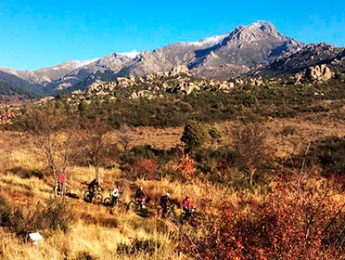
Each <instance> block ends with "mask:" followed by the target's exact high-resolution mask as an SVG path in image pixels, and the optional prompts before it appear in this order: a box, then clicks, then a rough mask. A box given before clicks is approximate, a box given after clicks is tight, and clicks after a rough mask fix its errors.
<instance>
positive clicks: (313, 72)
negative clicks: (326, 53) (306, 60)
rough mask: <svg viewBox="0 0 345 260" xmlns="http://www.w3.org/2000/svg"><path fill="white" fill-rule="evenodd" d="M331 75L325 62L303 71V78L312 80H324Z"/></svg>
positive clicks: (328, 78)
mask: <svg viewBox="0 0 345 260" xmlns="http://www.w3.org/2000/svg"><path fill="white" fill-rule="evenodd" d="M332 77H333V73H332V71H331V70H330V68H328V67H327V65H326V64H322V65H317V66H314V67H309V68H308V69H307V70H306V72H305V78H306V79H308V80H312V81H319V82H320V81H321V82H325V81H328V80H330V79H331V78H332Z"/></svg>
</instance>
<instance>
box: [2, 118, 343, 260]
mask: <svg viewBox="0 0 345 260" xmlns="http://www.w3.org/2000/svg"><path fill="white" fill-rule="evenodd" d="M322 120H323V121H322ZM322 120H321V121H322V122H323V123H322V124H321V126H320V125H318V124H319V121H312V120H309V121H308V120H305V119H303V118H301V119H291V120H290V119H283V120H280V121H279V120H271V121H269V122H266V123H265V127H267V128H270V129H271V131H270V135H269V141H270V144H271V146H272V150H273V151H274V152H275V153H276V154H280V155H281V157H284V156H289V155H291V154H292V153H297V152H300V150H301V149H302V148H301V147H302V145H303V144H304V143H303V142H305V140H307V141H309V140H315V139H319V138H321V137H322V136H324V135H332V134H334V135H338V136H341V135H344V134H345V130H344V128H343V127H342V125H343V122H333V124H332V125H330V126H328V125H327V124H326V123H325V122H324V120H326V119H322ZM238 125H239V122H224V123H222V124H220V125H219V126H220V128H222V129H224V132H225V134H226V136H225V137H224V141H225V142H226V141H229V140H230V138H231V136H230V130H231V129H232V128H234V127H238ZM340 125H341V127H340ZM286 126H290V127H294V128H296V132H297V134H296V135H294V136H289V137H285V136H282V135H281V131H282V129H284V128H285V127H286ZM181 133H182V128H169V129H159V130H157V129H153V128H140V129H128V133H127V132H126V134H128V135H129V136H130V137H131V138H132V140H133V141H132V142H131V146H132V145H140V144H152V145H153V146H155V147H158V148H169V147H172V146H174V145H176V144H177V143H179V138H180V136H181ZM121 134H123V133H121V132H114V133H112V134H110V135H109V136H108V138H109V142H112V143H114V142H116V140H118V137H119V136H120V135H121ZM228 139H229V140H228ZM162 140H163V141H162ZM0 148H1V150H0V155H1V162H0V183H1V186H0V194H1V195H4V196H5V197H6V198H7V199H9V200H10V201H11V204H12V205H14V206H15V207H25V206H27V205H35V204H36V203H37V202H38V201H41V202H42V201H45V200H47V199H49V198H50V197H51V196H52V185H53V179H52V177H51V176H49V177H44V178H43V179H42V180H40V179H38V178H35V177H31V178H29V179H23V178H21V177H19V176H16V175H14V174H12V173H10V172H8V170H9V169H13V168H15V167H22V168H24V169H39V170H44V168H45V163H44V161H42V160H40V159H38V157H37V153H36V152H35V148H34V146H33V144H32V141H31V140H26V141H25V142H23V135H21V134H18V133H9V132H0ZM67 172H68V178H69V188H70V189H71V190H73V191H74V192H76V193H77V194H79V195H80V196H81V197H82V195H83V192H84V191H85V190H86V183H88V182H90V181H91V180H92V179H93V178H94V176H95V169H94V168H93V167H71V168H68V171H67ZM100 176H101V180H102V185H101V186H102V187H103V195H104V196H107V195H108V194H109V193H110V192H111V190H112V189H113V187H114V182H115V181H117V182H119V183H120V190H121V193H122V196H121V200H122V201H125V202H128V201H129V200H131V199H132V197H133V194H134V187H135V185H142V186H143V187H144V190H145V191H146V193H147V194H148V195H149V196H151V197H152V198H154V199H155V200H157V199H159V197H160V196H161V195H162V194H164V193H166V192H169V193H171V195H172V197H173V198H174V199H177V200H178V201H180V202H181V201H182V200H183V198H184V197H185V196H186V195H189V196H190V197H192V198H193V200H194V202H195V204H196V207H197V210H198V211H204V212H207V213H215V209H216V208H217V207H218V206H219V204H220V203H221V202H222V201H224V199H226V200H227V201H228V202H230V203H232V204H233V205H235V206H236V205H237V204H238V201H239V194H238V193H237V192H235V191H233V190H231V189H229V188H226V187H224V186H217V185H215V184H211V183H209V182H207V181H201V180H195V181H189V182H184V183H182V182H179V181H172V180H171V179H169V178H164V179H162V180H161V181H148V180H138V181H136V182H131V181H129V180H128V179H125V178H122V177H121V172H120V171H119V170H118V169H101V170H100ZM133 184H135V185H133ZM311 185H314V186H317V185H320V184H319V183H318V182H315V181H314V182H313V181H311ZM242 195H243V194H242ZM244 196H246V197H248V198H249V197H250V198H254V199H255V200H257V201H260V200H264V196H263V195H262V194H259V193H258V192H254V193H249V192H248V193H246V194H244ZM343 199H344V198H343V196H340V195H339V200H343ZM67 201H68V202H69V204H70V206H71V207H72V208H73V210H74V212H75V218H76V222H74V224H72V225H71V227H70V229H69V230H68V231H67V233H66V234H65V233H63V232H62V231H56V232H54V233H53V234H52V235H51V236H45V238H44V241H42V243H41V244H40V246H39V249H36V248H34V247H33V246H32V245H31V244H25V243H23V241H22V240H21V239H20V238H18V237H16V236H14V235H13V234H11V233H8V232H7V231H5V230H2V229H0V259H64V258H65V257H66V258H67V259H77V258H78V257H80V256H81V255H82V254H84V255H85V254H89V255H90V256H92V257H93V258H95V259H177V258H178V256H177V253H176V250H175V249H176V244H177V243H178V239H177V238H178V232H179V230H178V227H177V226H176V225H174V224H172V223H170V222H169V221H163V220H161V219H160V217H159V216H158V215H154V216H153V217H151V218H149V219H145V218H141V217H139V216H138V215H136V214H135V213H133V212H129V213H127V212H124V211H121V210H116V211H115V213H114V215H110V214H109V212H108V211H107V209H106V208H105V207H102V206H96V205H92V204H88V203H85V202H84V201H83V200H82V199H79V200H75V199H70V198H67ZM178 213H180V211H178ZM42 232H43V233H44V231H42ZM199 233H202V230H200V231H199ZM136 239H139V240H152V241H157V242H159V243H160V244H161V245H162V246H161V248H160V249H159V250H157V251H156V252H155V253H154V254H153V255H150V254H148V253H146V252H138V253H137V254H136V255H125V254H117V249H118V248H119V247H120V246H121V245H131V244H132V243H133V241H135V240H136Z"/></svg>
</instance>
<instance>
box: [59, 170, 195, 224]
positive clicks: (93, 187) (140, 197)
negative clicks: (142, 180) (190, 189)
mask: <svg viewBox="0 0 345 260" xmlns="http://www.w3.org/2000/svg"><path fill="white" fill-rule="evenodd" d="M57 182H58V185H57V187H59V189H62V190H65V187H66V182H67V177H66V175H65V174H64V173H61V174H60V175H59V176H58V179H57ZM87 188H88V192H89V194H90V201H92V199H93V196H94V195H95V192H96V191H97V190H99V189H100V181H99V179H98V178H97V177H96V178H95V179H93V180H92V181H91V182H90V183H89V184H88V185H87ZM119 199H120V188H119V185H118V184H116V185H115V187H114V189H113V191H112V193H111V202H110V205H116V204H117V203H118V202H119ZM147 199H148V198H147V196H146V194H145V192H144V189H143V187H142V186H139V187H138V189H137V190H136V192H135V195H134V200H135V204H137V205H138V208H139V209H140V210H142V209H143V208H144V207H145V203H146V202H147ZM159 205H160V206H161V208H162V218H166V216H167V213H168V210H169V209H170V208H171V207H173V201H172V199H171V195H170V193H168V192H167V193H165V194H164V195H163V196H162V197H161V198H160V200H159ZM182 209H183V211H184V213H185V214H184V216H185V218H189V217H192V216H193V213H194V211H195V206H194V203H193V202H192V200H191V198H190V197H189V196H186V197H185V199H184V200H183V201H182Z"/></svg>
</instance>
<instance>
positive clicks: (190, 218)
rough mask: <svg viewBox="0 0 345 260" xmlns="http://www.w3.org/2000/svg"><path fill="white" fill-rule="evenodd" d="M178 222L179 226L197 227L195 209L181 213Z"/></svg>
mask: <svg viewBox="0 0 345 260" xmlns="http://www.w3.org/2000/svg"><path fill="white" fill-rule="evenodd" d="M179 222H180V224H181V225H183V224H184V223H188V224H189V225H191V226H192V227H196V226H197V220H196V218H195V209H192V210H189V212H188V213H187V212H182V213H181V215H180V219H179Z"/></svg>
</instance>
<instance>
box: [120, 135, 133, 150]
mask: <svg viewBox="0 0 345 260" xmlns="http://www.w3.org/2000/svg"><path fill="white" fill-rule="evenodd" d="M119 141H120V143H121V145H122V146H123V149H124V151H127V150H128V148H129V144H130V142H132V138H131V137H130V136H129V135H126V134H122V135H120V136H119Z"/></svg>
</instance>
